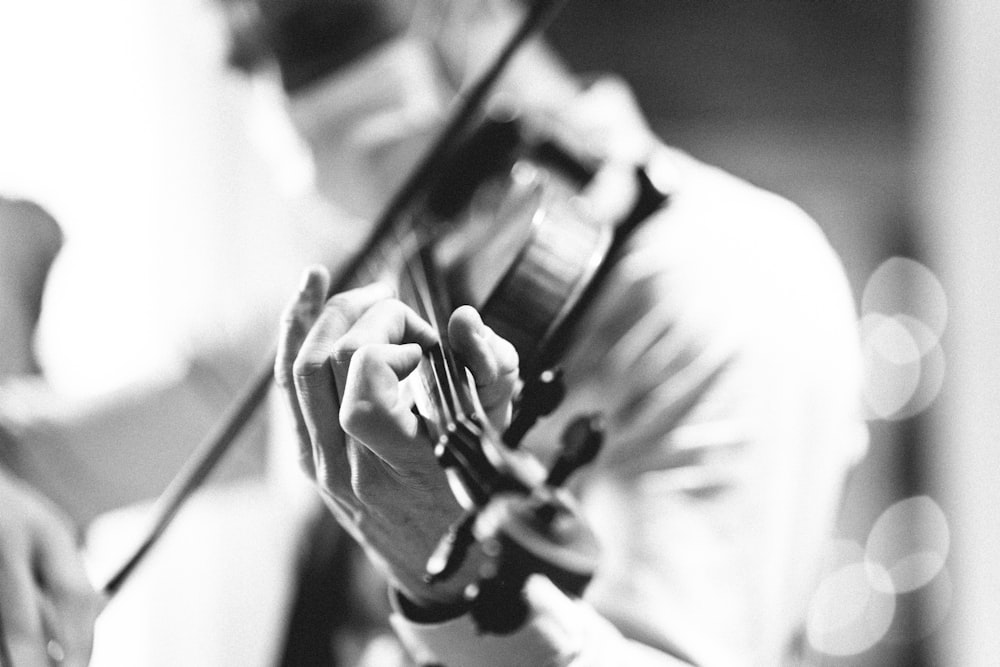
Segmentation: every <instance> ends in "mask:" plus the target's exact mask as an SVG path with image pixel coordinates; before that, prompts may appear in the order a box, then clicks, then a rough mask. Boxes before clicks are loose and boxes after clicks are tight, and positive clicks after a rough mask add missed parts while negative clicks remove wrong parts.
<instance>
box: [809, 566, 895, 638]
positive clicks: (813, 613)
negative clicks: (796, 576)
mask: <svg viewBox="0 0 1000 667" xmlns="http://www.w3.org/2000/svg"><path fill="white" fill-rule="evenodd" d="M888 581H889V574H888V572H886V571H885V570H880V569H879V568H878V567H877V566H870V565H869V564H867V563H863V562H854V563H848V564H846V565H843V566H841V567H840V568H838V569H836V570H834V571H832V572H830V573H829V574H828V575H827V576H826V577H825V578H824V579H823V581H822V582H821V583H820V585H819V587H818V588H817V589H816V593H815V594H814V596H813V598H812V600H811V601H810V603H809V608H808V612H807V617H806V636H807V637H808V640H809V643H810V645H811V646H812V647H813V648H814V649H816V650H817V651H820V652H822V653H825V654H827V655H833V656H849V655H857V654H859V653H862V652H864V651H866V650H868V649H869V648H871V647H872V646H874V645H875V644H876V643H878V641H879V640H881V639H882V638H883V637H884V636H885V635H886V633H887V632H888V630H889V627H890V626H891V625H892V619H893V616H894V615H895V611H896V596H895V595H893V594H891V593H885V592H884V589H885V588H887V587H888V586H889V584H888Z"/></svg>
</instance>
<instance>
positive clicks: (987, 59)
mask: <svg viewBox="0 0 1000 667" xmlns="http://www.w3.org/2000/svg"><path fill="white" fill-rule="evenodd" d="M551 36H552V39H553V41H554V42H555V43H556V44H557V46H558V47H559V48H560V49H561V50H562V51H563V53H564V54H565V55H566V56H567V59H568V60H569V61H570V63H571V64H572V65H573V66H574V67H575V68H576V69H579V70H581V71H616V72H618V73H620V74H621V75H622V76H624V77H625V78H626V79H627V80H628V81H629V82H630V83H631V84H632V85H633V86H635V88H636V90H637V93H638V96H639V99H640V102H641V104H642V106H643V108H644V109H645V111H646V112H647V114H648V115H649V116H650V118H651V120H652V122H653V124H654V126H655V128H656V130H657V131H658V132H659V134H660V135H661V136H662V137H663V138H664V139H665V140H666V141H667V142H668V143H670V144H673V145H676V146H679V147H681V148H683V149H685V150H687V151H689V152H691V153H693V154H694V155H695V156H697V157H699V158H701V159H703V160H705V161H707V162H710V163H714V164H717V165H719V166H722V167H724V168H726V169H728V170H730V171H733V172H735V173H736V174H738V175H740V176H742V177H744V178H746V179H748V180H750V181H752V182H755V183H757V184H760V185H762V186H765V187H767V188H769V189H772V190H775V191H777V192H779V193H781V194H783V195H785V196H787V197H789V198H790V199H792V200H793V201H795V202H797V203H798V204H800V205H801V206H802V207H803V208H805V209H806V210H807V211H808V212H809V213H810V214H811V215H812V216H813V217H814V218H816V220H817V221H818V222H819V223H820V225H821V226H822V227H823V229H824V231H825V232H826V234H827V235H828V237H829V238H830V241H831V243H832V244H833V245H834V247H835V248H836V250H837V251H838V252H839V254H840V255H841V257H842V258H843V261H844V264H845V267H846V269H847V273H848V278H849V280H850V282H851V285H852V288H853V290H854V294H855V297H856V303H857V308H858V312H859V315H860V316H861V317H860V323H859V337H860V340H861V342H862V345H863V350H864V357H865V362H866V371H867V372H866V386H865V400H866V406H867V410H868V417H869V427H870V430H871V445H870V451H869V455H868V457H867V459H866V460H865V461H864V463H863V464H862V466H861V468H860V469H859V470H858V471H857V473H856V474H855V476H854V477H853V479H852V480H851V484H850V487H849V489H848V493H847V497H846V499H845V503H844V508H843V513H842V518H841V521H840V526H839V530H838V534H837V536H836V540H835V542H834V544H832V545H831V550H830V553H831V556H830V559H829V561H830V562H829V563H828V566H827V569H826V575H825V577H826V578H825V579H824V581H823V583H822V584H821V586H820V588H819V590H818V591H817V595H816V598H815V599H814V600H813V602H812V604H811V605H810V616H809V623H808V633H807V640H808V642H809V646H810V648H811V651H812V653H813V654H814V656H815V658H816V661H817V663H819V664H823V665H832V666H840V665H864V666H867V665H872V666H875V665H879V666H882V665H889V666H892V665H901V666H902V665H906V666H921V665H957V666H962V667H966V666H977V665H991V664H995V663H996V660H997V656H1000V633H997V632H995V630H994V628H996V627H1000V576H998V574H997V568H996V566H995V564H996V563H997V562H998V561H1000V521H998V520H997V517H996V508H997V507H998V506H1000V503H998V499H1000V494H998V493H997V491H996V489H998V488H1000V447H998V446H1000V410H997V409H996V405H997V401H998V398H1000V368H998V366H1000V355H998V354H997V350H998V349H1000V317H998V307H1000V306H998V304H1000V227H998V222H1000V164H998V157H997V156H998V155H1000V122H998V120H997V111H996V109H997V104H998V103H1000V3H996V2H994V1H993V0H978V1H977V0H947V1H942V0H876V1H875V2H864V1H862V0H830V1H829V2H815V1H814V0H756V1H754V2H746V1H745V0H715V1H713V2H701V1H694V0H619V1H617V2H607V0H574V1H573V2H571V3H570V4H569V6H568V8H567V9H566V10H565V12H564V13H563V15H562V17H561V18H560V20H559V21H558V22H557V24H556V25H555V26H554V27H553V29H552V31H551ZM223 59H224V47H223V43H222V38H221V32H220V27H219V24H218V22H217V21H216V20H215V16H214V14H213V13H212V12H211V11H210V10H209V7H208V2H207V0H91V1H90V2H87V3H78V2H69V1H68V0H35V1H34V2H31V3H28V2H7V3H4V5H3V7H2V8H0V191H2V192H4V193H7V194H9V195H18V196H24V197H30V198H33V199H35V200H36V201H38V202H40V203H41V204H43V205H44V206H45V207H46V208H48V209H49V210H50V211H51V212H52V213H53V214H54V215H55V217H56V218H57V219H58V220H59V221H60V223H61V224H62V225H63V227H64V229H65V231H66V233H67V245H66V247H65V250H64V252H63V255H62V256H61V258H60V260H59V262H58V264H57V266H56V269H55V273H54V274H53V277H52V282H51V285H50V291H49V293H48V296H47V302H46V308H47V310H46V313H45V316H44V320H43V325H42V332H41V345H42V353H43V358H44V361H45V365H46V369H47V370H48V372H49V373H50V375H51V377H52V378H53V379H54V381H55V382H56V383H58V384H59V385H60V387H61V388H63V389H64V390H66V391H69V392H80V393H87V392H98V391H105V390H109V389H113V388H115V387H119V386H122V385H124V384H126V383H128V382H130V381H133V380H134V379H136V378H140V377H143V376H145V375H148V374H150V373H170V372H175V371H176V370H177V369H176V366H177V364H178V363H179V360H180V359H183V358H184V356H185V353H186V351H187V350H189V349H191V348H192V347H194V346H197V345H199V344H202V343H203V342H204V341H205V340H206V339H211V338H213V337H218V336H223V337H224V336H227V335H236V334H235V333H233V332H235V331H238V330H239V329H240V328H241V326H242V324H241V323H243V322H246V321H250V320H252V319H253V317H254V310H255V309H257V308H264V306H263V305H260V304H254V303H247V302H246V301H245V300H241V294H242V293H243V292H245V291H248V292H249V293H254V294H260V293H263V294H264V297H263V298H265V299H267V298H269V296H268V295H273V296H274V298H277V295H281V294H285V293H287V292H288V289H289V285H291V284H292V283H293V282H294V279H295V271H294V270H292V269H291V268H290V267H287V266H285V263H287V261H288V258H277V259H276V258H274V257H273V256H272V253H273V251H274V249H275V248H278V247H284V246H285V245H287V242H288V237H289V236H294V235H295V234H297V233H300V232H301V228H300V227H297V226H296V221H297V219H298V218H299V217H309V216H308V211H303V207H305V208H306V209H308V203H304V202H303V200H302V198H301V194H302V192H303V189H304V188H305V187H306V184H307V183H308V177H309V174H308V165H307V164H305V163H304V162H303V161H302V160H301V159H300V158H301V156H300V155H299V154H298V153H297V147H296V145H295V143H294V141H293V140H292V139H291V138H290V136H289V135H288V134H287V133H288V128H287V126H286V125H284V123H283V121H282V117H281V114H280V110H279V108H278V104H279V103H278V101H277V93H276V90H275V89H274V87H273V85H269V84H268V83H267V82H257V83H251V82H249V81H246V80H241V79H239V78H237V77H234V76H232V75H231V74H230V73H227V72H226V70H225V67H224V63H223ZM283 262H284V263H283ZM261 267H268V268H267V269H263V268H261ZM788 279H789V280H795V276H788ZM206 285H209V286H211V287H210V288H206V287H205V286H206ZM262 347H266V345H264V346H262Z"/></svg>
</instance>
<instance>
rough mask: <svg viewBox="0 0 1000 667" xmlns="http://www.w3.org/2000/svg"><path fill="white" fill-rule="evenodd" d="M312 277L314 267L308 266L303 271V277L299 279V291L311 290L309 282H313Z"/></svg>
mask: <svg viewBox="0 0 1000 667" xmlns="http://www.w3.org/2000/svg"><path fill="white" fill-rule="evenodd" d="M312 277H313V270H312V268H308V269H306V270H305V271H303V272H302V277H301V278H300V279H299V292H306V291H308V290H309V283H311V282H312Z"/></svg>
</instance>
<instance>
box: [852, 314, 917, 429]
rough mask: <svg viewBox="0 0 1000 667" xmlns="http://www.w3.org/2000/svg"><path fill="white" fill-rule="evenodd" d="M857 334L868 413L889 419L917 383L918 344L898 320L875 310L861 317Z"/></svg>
mask: <svg viewBox="0 0 1000 667" xmlns="http://www.w3.org/2000/svg"><path fill="white" fill-rule="evenodd" d="M860 337H861V352H862V361H863V364H864V373H865V375H864V386H863V390H864V399H865V405H866V407H867V408H868V411H869V415H868V416H869V417H870V418H879V419H892V418H894V417H895V415H896V414H897V413H898V412H900V411H901V410H902V409H903V408H904V407H906V405H907V403H909V402H910V399H912V398H913V396H914V395H915V394H916V393H917V390H918V389H919V387H920V379H921V372H920V371H921V355H920V345H919V344H918V342H917V341H916V340H915V339H914V337H913V336H912V335H911V334H910V331H909V329H908V328H907V327H906V326H904V325H903V324H902V323H901V322H900V321H898V320H897V319H895V318H893V317H888V316H886V315H882V314H879V313H869V314H868V315H865V316H864V317H863V318H861V323H860Z"/></svg>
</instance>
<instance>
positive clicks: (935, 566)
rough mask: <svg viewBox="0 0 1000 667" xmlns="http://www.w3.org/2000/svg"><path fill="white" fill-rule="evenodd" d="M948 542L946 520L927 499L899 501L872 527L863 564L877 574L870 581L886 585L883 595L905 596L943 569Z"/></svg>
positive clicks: (915, 498)
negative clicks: (883, 576)
mask: <svg viewBox="0 0 1000 667" xmlns="http://www.w3.org/2000/svg"><path fill="white" fill-rule="evenodd" d="M950 543H951V531H950V529H949V526H948V520H947V518H946V517H945V515H944V512H943V511H942V510H941V507H940V506H939V505H938V504H937V503H936V502H935V501H934V500H933V499H932V498H930V497H929V496H914V497H912V498H907V499H905V500H901V501H899V502H897V503H895V504H893V505H892V506H890V507H889V508H888V509H886V510H885V511H884V512H883V513H882V515H881V516H880V517H879V518H878V520H877V521H876V522H875V525H874V526H872V529H871V532H870V533H869V535H868V541H867V543H866V545H865V561H866V565H867V567H869V568H872V569H874V570H877V571H878V572H879V573H881V572H885V573H887V574H888V580H885V579H883V578H882V576H881V574H879V575H878V576H877V577H876V578H875V579H873V582H874V583H875V584H876V585H881V584H885V585H887V586H888V588H886V590H885V591H884V592H886V593H906V592H909V591H913V590H916V589H918V588H920V587H922V586H925V585H926V584H927V583H929V582H930V581H931V580H932V579H934V577H936V576H937V575H938V573H939V572H940V571H941V569H942V568H943V567H944V564H945V560H946V559H947V557H948V551H949V548H950Z"/></svg>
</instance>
